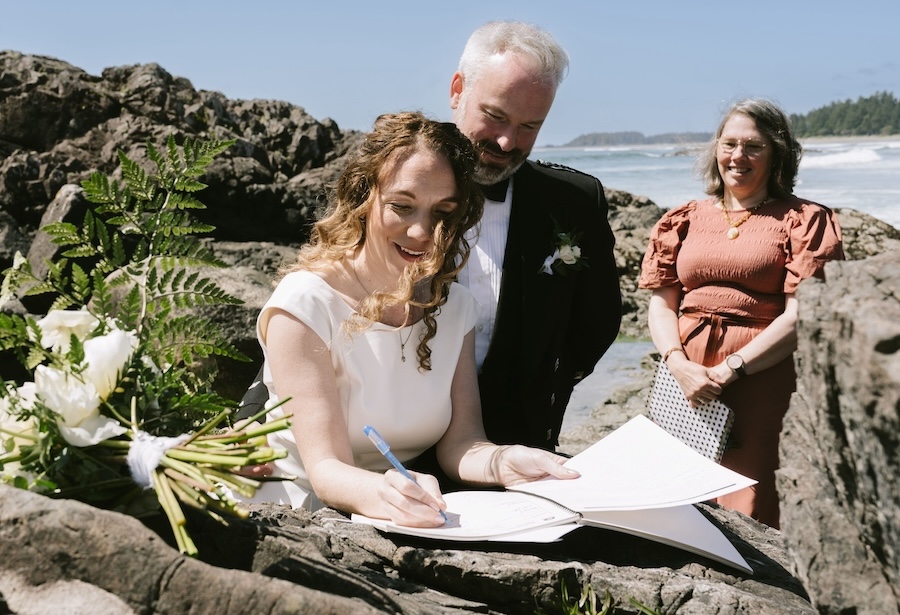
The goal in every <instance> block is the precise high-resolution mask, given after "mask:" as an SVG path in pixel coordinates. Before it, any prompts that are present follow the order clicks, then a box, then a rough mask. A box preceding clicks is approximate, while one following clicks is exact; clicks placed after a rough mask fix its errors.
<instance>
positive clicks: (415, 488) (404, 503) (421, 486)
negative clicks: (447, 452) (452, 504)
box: [378, 470, 447, 527]
mask: <svg viewBox="0 0 900 615" xmlns="http://www.w3.org/2000/svg"><path fill="white" fill-rule="evenodd" d="M410 474H412V475H413V476H414V477H415V479H416V482H413V481H411V480H409V479H408V478H406V477H405V476H403V475H402V474H400V472H398V471H397V470H388V471H387V472H385V473H384V480H383V482H382V483H381V485H380V486H379V487H378V496H379V497H380V498H381V502H382V506H383V508H384V512H385V516H386V517H387V518H388V519H390V520H391V521H392V522H394V523H396V524H397V525H406V526H409V527H440V526H442V525H443V524H444V517H443V516H442V515H441V511H442V510H446V508H447V504H446V503H445V502H444V498H443V497H442V496H441V489H440V486H439V484H438V481H437V479H436V478H435V477H434V476H431V475H430V474H420V473H419V472H410Z"/></svg>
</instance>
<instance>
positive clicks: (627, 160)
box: [532, 137, 900, 228]
mask: <svg viewBox="0 0 900 615" xmlns="http://www.w3.org/2000/svg"><path fill="white" fill-rule="evenodd" d="M802 145H803V149H804V153H803V158H802V159H801V161H800V172H799V174H798V178H797V185H796V187H795V188H794V193H795V194H797V195H798V196H800V197H803V198H807V199H810V200H812V201H816V202H818V203H821V204H823V205H826V206H828V207H850V208H853V209H856V210H859V211H862V212H864V213H867V214H869V215H871V216H874V217H876V218H879V219H880V220H883V221H885V222H887V223H888V224H891V225H892V226H895V227H898V228H900V137H888V138H871V139H866V138H863V137H855V138H848V139H837V138H829V139H811V140H807V141H803V142H802ZM696 148H697V146H696V145H694V144H691V145H689V146H683V145H652V146H634V147H631V146H629V147H624V146H622V147H594V148H535V150H534V152H533V153H532V158H536V159H543V160H548V161H551V162H557V163H560V164H564V165H567V166H570V167H572V168H574V169H578V170H579V171H584V172H585V173H590V174H591V175H594V176H595V177H597V178H598V179H600V181H601V182H602V183H603V185H604V186H606V187H608V188H615V189H617V190H625V191H627V192H631V193H633V194H638V195H643V196H646V197H648V198H650V199H651V200H652V201H653V202H654V203H656V204H657V205H659V206H660V207H664V208H667V209H668V208H670V207H673V206H675V205H680V204H682V203H685V202H687V201H689V200H691V199H695V198H701V197H703V196H704V192H703V183H702V182H701V181H700V179H699V178H698V177H697V175H696V174H695V173H694V165H695V161H696V154H697V150H696Z"/></svg>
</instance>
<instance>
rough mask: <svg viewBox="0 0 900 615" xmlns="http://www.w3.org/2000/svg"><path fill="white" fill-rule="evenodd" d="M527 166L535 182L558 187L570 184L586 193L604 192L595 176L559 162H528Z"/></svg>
mask: <svg viewBox="0 0 900 615" xmlns="http://www.w3.org/2000/svg"><path fill="white" fill-rule="evenodd" d="M526 166H527V167H528V169H529V171H531V172H532V174H533V177H534V178H535V181H537V182H540V183H549V184H554V185H557V186H559V185H562V184H568V185H570V186H573V187H575V188H578V189H579V190H582V191H585V192H596V191H597V190H598V189H601V190H602V188H601V187H600V181H599V180H598V179H597V178H596V177H594V176H593V175H590V174H588V173H585V172H583V171H579V170H578V169H573V168H572V167H569V166H566V165H564V164H560V163H558V162H550V161H547V160H528V161H527V165H526Z"/></svg>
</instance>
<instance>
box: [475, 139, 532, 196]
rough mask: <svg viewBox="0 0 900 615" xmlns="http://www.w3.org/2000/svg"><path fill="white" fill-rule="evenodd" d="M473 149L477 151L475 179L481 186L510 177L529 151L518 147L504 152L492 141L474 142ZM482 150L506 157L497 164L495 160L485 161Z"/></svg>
mask: <svg viewBox="0 0 900 615" xmlns="http://www.w3.org/2000/svg"><path fill="white" fill-rule="evenodd" d="M475 151H476V152H478V162H477V163H476V165H475V181H476V182H477V183H479V184H481V185H482V186H490V185H491V184H496V183H497V182H499V181H503V180H504V179H506V178H508V177H512V175H513V173H515V172H516V171H518V170H519V167H521V166H522V164H523V163H524V162H525V160H526V159H527V158H528V154H530V153H531V152H525V151H522V150H520V149H514V150H512V151H511V152H504V151H503V150H502V149H500V146H498V145H497V144H496V143H494V142H493V141H479V142H477V143H475ZM482 152H488V153H489V154H492V155H494V156H499V157H501V158H506V162H505V163H502V164H498V163H496V162H493V161H492V162H487V161H485V160H484V158H483V156H482Z"/></svg>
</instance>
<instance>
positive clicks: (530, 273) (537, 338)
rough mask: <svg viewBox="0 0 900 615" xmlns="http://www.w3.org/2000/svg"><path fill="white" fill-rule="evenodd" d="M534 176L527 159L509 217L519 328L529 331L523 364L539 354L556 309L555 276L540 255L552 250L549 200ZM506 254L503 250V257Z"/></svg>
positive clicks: (546, 338) (552, 326)
mask: <svg viewBox="0 0 900 615" xmlns="http://www.w3.org/2000/svg"><path fill="white" fill-rule="evenodd" d="M535 177H536V173H535V172H534V171H533V170H532V169H531V168H530V167H529V166H528V164H527V163H526V165H525V166H524V167H523V168H522V170H521V171H520V172H519V173H517V174H516V176H515V180H514V183H513V203H512V213H511V219H510V233H513V232H515V233H516V235H517V237H516V242H515V243H516V244H517V245H516V247H517V252H518V254H517V258H518V262H519V269H520V275H521V279H520V293H519V296H520V298H521V299H520V300H521V301H522V306H521V307H522V310H521V313H522V317H523V320H524V327H523V328H522V330H524V331H527V332H528V333H527V334H528V335H529V340H527V341H524V342H523V345H524V351H525V361H526V363H525V364H527V363H528V362H530V361H534V360H536V359H537V358H538V357H539V356H540V355H541V354H542V352H543V350H544V348H545V347H546V345H547V343H548V341H549V339H550V338H551V336H552V334H553V331H554V329H555V323H554V312H555V311H558V310H557V305H558V290H557V289H556V288H555V285H554V283H553V282H554V281H555V280H553V276H550V275H548V274H546V273H543V272H541V266H542V265H543V262H544V259H545V258H546V257H547V256H549V255H550V254H551V253H552V252H553V246H552V237H553V220H552V218H551V216H550V208H551V204H550V203H547V202H543V201H544V198H545V196H546V195H545V194H544V193H543V191H541V190H540V189H539V187H538V185H537V184H536V182H535V181H534V179H535ZM509 256H510V255H509V254H507V258H508V257H509Z"/></svg>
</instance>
